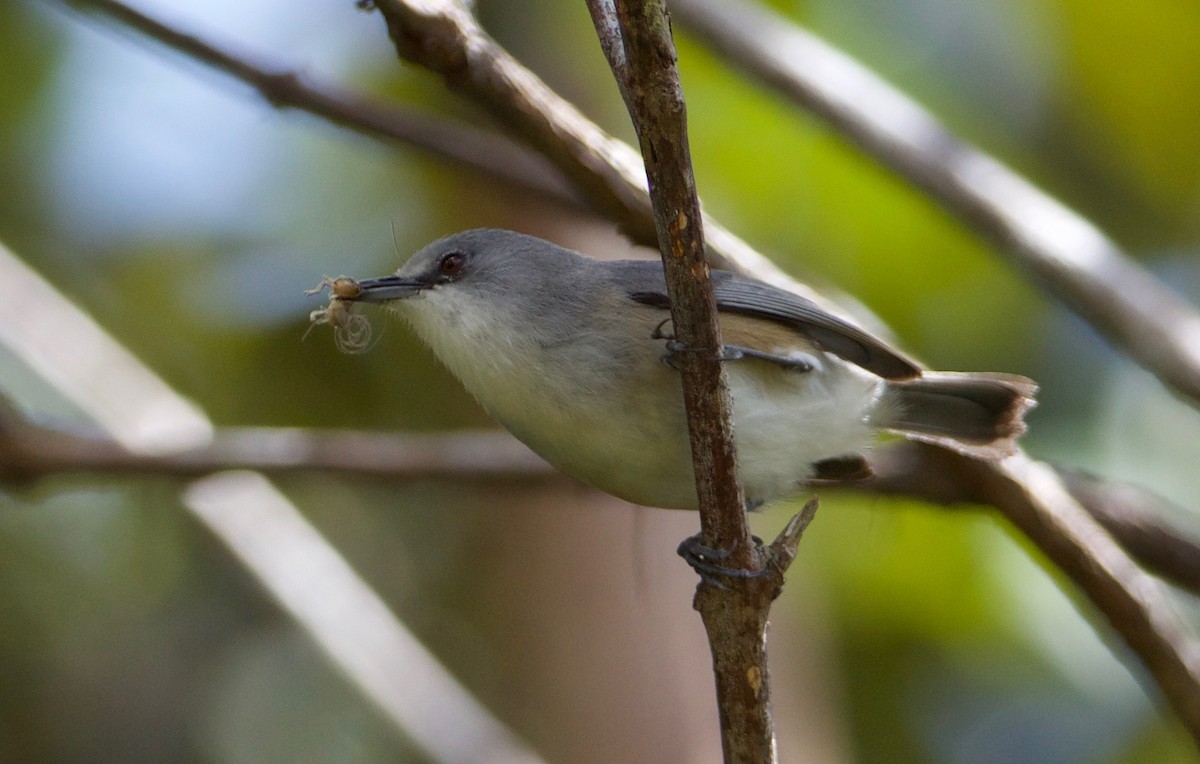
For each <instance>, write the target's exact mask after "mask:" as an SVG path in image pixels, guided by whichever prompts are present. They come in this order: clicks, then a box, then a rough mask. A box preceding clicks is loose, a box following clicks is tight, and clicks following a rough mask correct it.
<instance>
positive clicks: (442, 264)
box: [438, 252, 467, 278]
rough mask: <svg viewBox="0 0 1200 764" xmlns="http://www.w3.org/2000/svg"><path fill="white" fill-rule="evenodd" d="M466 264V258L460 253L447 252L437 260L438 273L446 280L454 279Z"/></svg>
mask: <svg viewBox="0 0 1200 764" xmlns="http://www.w3.org/2000/svg"><path fill="white" fill-rule="evenodd" d="M466 264H467V256H466V255H464V254H463V253H462V252H447V253H446V254H444V255H442V259H441V260H438V273H440V274H442V275H443V276H445V277H446V278H454V277H455V276H457V275H459V274H460V273H462V269H463V266H464V265H466Z"/></svg>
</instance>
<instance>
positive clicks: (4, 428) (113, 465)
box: [0, 422, 565, 483]
mask: <svg viewBox="0 0 1200 764" xmlns="http://www.w3.org/2000/svg"><path fill="white" fill-rule="evenodd" d="M223 470H258V471H260V472H265V473H269V474H271V475H287V474H294V473H311V472H328V473H336V474H338V475H342V476H347V477H349V476H356V477H367V478H378V479H380V480H387V481H393V482H394V481H406V480H418V479H429V478H444V479H448V480H472V481H500V482H514V483H544V482H549V481H557V480H563V479H565V478H563V477H562V476H561V473H558V472H556V471H554V469H553V468H551V467H550V465H549V464H547V463H546V462H545V461H543V460H542V459H541V457H539V456H537V455H536V454H534V453H533V452H532V451H530V450H529V449H528V448H526V447H525V446H524V445H523V444H521V443H520V442H519V441H517V440H516V439H514V438H513V437H511V436H510V435H508V434H507V433H504V432H498V431H497V432H465V433H431V434H385V433H375V432H362V431H350V430H326V431H318V430H303V429H292V428H275V427H223V428H218V429H216V430H213V432H212V437H211V440H210V441H209V442H207V443H205V444H204V445H201V446H197V447H195V448H190V449H187V450H176V451H171V452H169V453H162V454H146V453H138V452H133V451H130V450H128V449H126V448H124V447H123V446H122V445H121V444H120V443H118V442H117V441H115V440H113V439H112V438H108V437H102V436H98V435H92V436H87V435H80V434H76V433H71V432H62V431H58V430H48V429H43V428H40V427H33V426H29V425H28V424H24V423H21V422H9V423H7V424H0V479H3V480H8V481H16V482H19V481H27V480H36V479H39V478H43V477H47V476H52V475H60V474H70V473H98V474H106V475H162V476H166V477H175V478H195V477H203V476H204V475H208V474H211V473H213V472H219V471H223Z"/></svg>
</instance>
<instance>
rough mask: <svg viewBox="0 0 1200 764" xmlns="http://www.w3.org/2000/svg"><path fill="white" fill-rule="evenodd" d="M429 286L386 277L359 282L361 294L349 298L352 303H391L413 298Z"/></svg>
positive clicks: (413, 280) (409, 280)
mask: <svg viewBox="0 0 1200 764" xmlns="http://www.w3.org/2000/svg"><path fill="white" fill-rule="evenodd" d="M428 286H429V284H427V283H425V282H423V281H419V280H417V279H413V278H404V277H401V276H384V277H383V278H378V279H367V280H366V281H360V282H358V288H359V292H358V294H356V295H354V296H353V297H350V296H347V297H346V298H344V299H346V300H348V301H350V302H390V301H391V300H403V299H404V298H406V297H412V296H413V295H415V294H417V293H418V292H420V291H421V290H422V289H425V288H426V287H428Z"/></svg>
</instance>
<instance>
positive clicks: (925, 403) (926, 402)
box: [872, 371, 1037, 460]
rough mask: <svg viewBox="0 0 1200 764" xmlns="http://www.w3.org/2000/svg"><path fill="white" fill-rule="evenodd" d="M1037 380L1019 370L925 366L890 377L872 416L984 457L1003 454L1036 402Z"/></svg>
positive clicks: (894, 428)
mask: <svg viewBox="0 0 1200 764" xmlns="http://www.w3.org/2000/svg"><path fill="white" fill-rule="evenodd" d="M1036 393H1037V385H1036V384H1035V383H1034V382H1033V380H1030V379H1027V378H1025V377H1021V376H1018V375H1016V374H975V373H957V372H941V371H927V372H924V373H923V374H922V375H921V376H920V377H918V378H917V379H912V380H907V381H893V382H888V383H887V387H886V388H885V389H884V394H883V400H882V401H881V404H882V405H881V406H880V407H879V409H878V410H877V413H876V414H875V415H874V416H873V417H872V423H873V424H874V425H875V426H876V427H880V428H882V429H886V430H891V431H892V432H896V433H899V434H901V435H904V436H906V437H909V438H912V439H914V440H920V441H924V442H926V443H935V444H937V445H940V446H945V447H947V448H950V449H953V450H955V451H958V452H959V453H962V454H966V455H968V456H973V457H976V458H980V459H987V460H996V459H1003V458H1004V457H1006V456H1008V455H1009V454H1011V453H1013V451H1015V450H1016V440H1017V438H1018V437H1020V436H1021V434H1022V433H1024V432H1025V413H1026V412H1027V411H1028V410H1029V409H1031V408H1033V407H1034V406H1035V405H1037V403H1036V401H1035V400H1034V395H1035V394H1036Z"/></svg>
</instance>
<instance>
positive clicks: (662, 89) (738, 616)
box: [588, 0, 816, 762]
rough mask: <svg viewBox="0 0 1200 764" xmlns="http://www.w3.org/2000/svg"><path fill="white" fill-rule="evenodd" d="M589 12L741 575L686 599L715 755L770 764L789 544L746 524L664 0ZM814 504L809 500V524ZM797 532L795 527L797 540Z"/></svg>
mask: <svg viewBox="0 0 1200 764" xmlns="http://www.w3.org/2000/svg"><path fill="white" fill-rule="evenodd" d="M588 8H589V9H590V11H591V13H592V20H593V23H594V25H595V27H596V31H597V34H598V36H599V37H600V41H601V47H602V48H603V49H604V52H605V55H606V57H607V58H608V60H609V65H610V66H611V68H612V70H613V74H614V76H615V77H616V80H617V84H618V86H619V87H620V90H621V95H622V96H623V97H624V99H625V105H626V107H627V108H628V110H629V115H630V117H631V118H632V120H633V126H634V129H635V131H636V132H637V135H638V142H639V143H640V144H641V151H642V157H643V160H644V162H645V165H646V177H647V179H648V180H649V188H650V198H651V201H652V204H653V208H654V222H655V228H656V230H657V232H658V246H659V251H660V253H661V254H662V260H663V268H664V270H665V272H666V279H667V294H668V295H669V296H670V298H671V324H672V331H673V333H674V335H675V337H676V339H677V340H678V341H679V342H681V343H682V344H683V345H684V346H685V347H687V348H688V350H689V352H684V353H680V354H679V369H680V373H681V376H682V383H683V399H684V405H685V408H686V410H687V414H688V431H689V434H690V436H691V448H692V463H693V467H694V471H695V476H696V491H697V494H698V496H699V500H700V528H701V533H700V537H701V539H702V540H703V544H704V545H705V546H706V547H708V548H709V549H719V550H721V553H722V560H721V565H722V566H723V567H727V568H730V569H733V570H737V571H742V572H745V573H746V574H749V575H745V576H742V577H736V578H732V579H731V580H730V581H729V583H728V584H720V585H714V584H713V583H711V582H710V581H708V580H707V579H706V578H705V576H703V575H702V576H701V584H700V586H699V587H698V588H697V591H696V597H695V601H694V605H695V607H696V609H697V610H699V611H700V614H701V617H702V619H703V621H704V626H705V630H706V632H707V634H708V641H709V647H710V649H711V651H712V656H713V673H714V675H715V679H716V690H717V707H718V709H719V716H720V726H721V744H722V748H723V750H724V754H725V761H726V762H773V761H774V760H775V734H774V729H773V725H772V720H771V703H770V701H771V692H770V682H769V679H768V672H767V651H766V636H767V635H766V632H767V618H768V615H769V614H770V610H771V602H772V601H773V600H774V599H775V597H776V596H778V594H779V591H780V589H781V587H782V585H783V568H784V567H786V564H787V563H790V562H791V560H792V558H793V557H794V556H795V546H794V545H790V546H789V544H788V543H787V542H784V541H782V540H781V541H779V542H777V546H778V547H779V548H787V549H788V551H787V553H786V554H785V553H777V554H776V557H775V559H776V560H777V562H778V567H772V568H767V569H765V570H764V568H765V566H766V561H765V560H764V559H762V555H760V554H759V551H758V550H757V549H756V548H755V544H754V541H753V537H752V536H751V534H750V527H749V524H748V523H747V521H746V512H745V509H744V506H745V499H744V497H743V495H742V489H741V485H740V484H739V482H738V472H737V454H736V452H735V449H734V441H733V422H732V418H731V410H732V400H731V398H730V395H729V387H728V384H727V382H726V379H725V374H724V370H723V364H722V363H721V362H720V360H719V358H720V355H721V347H722V343H721V331H720V327H719V326H718V324H717V305H716V298H715V296H714V294H713V288H712V281H711V277H710V273H709V267H708V263H707V261H706V260H705V259H704V225H703V219H702V217H701V215H700V200H699V198H698V197H697V196H696V183H695V178H694V176H693V174H692V159H691V152H690V149H689V146H688V135H687V109H686V106H685V104H684V97H683V89H682V86H681V85H680V83H679V71H678V68H677V57H676V53H675V43H674V40H673V39H672V37H671V24H670V20H669V18H668V16H667V12H666V7H665V5H664V3H663V1H662V0H615V2H613V0H588ZM815 511H816V505H815V503H814V504H812V505H810V512H809V515H808V518H807V519H811V513H812V512H815ZM804 525H807V522H805V523H804ZM796 527H800V526H799V525H798V524H797V525H796ZM800 532H802V528H801V529H800V530H799V531H797V532H796V536H795V538H796V542H798V541H799V533H800Z"/></svg>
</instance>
